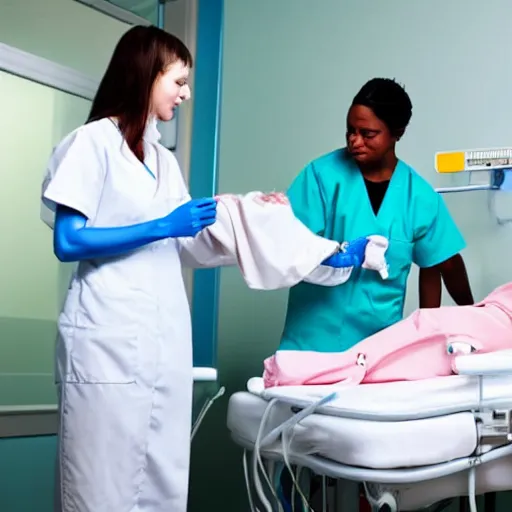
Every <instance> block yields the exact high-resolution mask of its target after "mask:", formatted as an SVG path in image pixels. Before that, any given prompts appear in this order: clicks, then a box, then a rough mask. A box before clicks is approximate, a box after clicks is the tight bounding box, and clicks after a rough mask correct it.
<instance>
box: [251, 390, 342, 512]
mask: <svg viewBox="0 0 512 512" xmlns="http://www.w3.org/2000/svg"><path fill="white" fill-rule="evenodd" d="M336 397H337V393H336V392H334V393H331V394H329V395H327V396H326V397H323V398H321V399H320V400H318V401H317V402H315V403H313V404H311V405H309V406H308V407H306V408H305V409H303V410H302V411H301V412H299V413H297V414H295V415H294V416H292V417H291V418H289V419H288V420H286V421H285V422H284V423H282V424H281V425H279V426H278V427H276V428H275V429H273V430H272V431H271V432H270V433H269V434H267V435H266V436H265V437H264V438H263V440H261V435H262V433H263V428H264V426H265V424H266V422H267V419H268V416H269V414H270V410H271V409H272V408H273V407H274V405H275V404H276V403H277V402H278V401H279V400H278V399H277V398H273V399H272V400H271V401H270V403H269V404H268V406H267V408H266V410H265V412H264V414H263V417H262V419H261V422H260V426H259V429H258V435H257V437H256V443H255V446H254V454H253V472H254V485H255V487H256V492H257V494H258V496H259V498H260V499H261V501H262V503H264V504H265V506H266V507H270V503H269V502H268V500H267V499H266V496H265V495H264V494H263V489H262V486H261V481H260V478H259V474H258V471H257V465H258V466H260V468H261V471H262V473H263V476H264V478H265V480H266V482H267V484H268V486H269V487H270V489H271V491H272V494H273V495H274V497H275V498H276V501H277V503H278V507H279V510H280V511H281V509H282V507H281V504H280V502H279V498H278V497H277V495H276V494H275V492H274V489H273V488H272V484H271V483H270V481H269V479H268V476H267V474H266V472H265V470H264V468H263V463H262V461H261V456H260V449H261V446H265V445H267V444H272V443H273V442H275V441H277V439H279V436H280V435H281V434H283V433H284V432H285V431H286V430H287V429H292V428H293V427H294V426H295V425H296V424H297V423H298V422H299V421H301V420H302V419H304V418H305V417H307V416H309V415H310V414H313V413H314V412H315V410H316V409H317V408H318V407H319V406H321V405H323V404H326V403H328V402H330V401H332V400H334V399H335V398H336ZM256 463H257V465H256ZM288 470H289V471H290V475H291V477H292V480H293V483H294V485H297V483H296V481H295V478H294V476H293V471H291V468H289V467H288ZM298 490H299V493H300V495H301V497H302V498H303V500H304V499H305V498H304V495H303V493H302V491H300V489H298ZM306 503H307V500H306ZM308 507H309V505H308ZM267 510H268V508H267ZM270 512H272V508H270Z"/></svg>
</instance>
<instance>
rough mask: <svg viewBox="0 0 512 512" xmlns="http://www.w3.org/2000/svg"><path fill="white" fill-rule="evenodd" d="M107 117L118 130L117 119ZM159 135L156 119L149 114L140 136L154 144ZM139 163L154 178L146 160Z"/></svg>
mask: <svg viewBox="0 0 512 512" xmlns="http://www.w3.org/2000/svg"><path fill="white" fill-rule="evenodd" d="M109 119H110V121H111V122H112V124H114V126H115V127H116V128H117V129H118V130H119V125H118V123H117V120H115V119H112V118H111V117H109ZM119 133H121V130H119ZM161 137H162V135H161V134H160V132H159V131H158V128H157V119H156V117H154V116H151V117H150V118H149V119H148V122H147V123H146V128H145V130H144V135H143V136H142V138H143V139H144V140H145V141H146V142H149V143H150V144H156V143H157V142H158V141H159V140H160V138H161ZM141 163H142V165H143V166H144V169H146V171H147V172H148V173H149V175H150V176H151V177H152V178H153V179H155V180H156V176H155V173H154V172H153V171H152V170H151V169H150V168H149V167H148V166H147V164H146V162H141Z"/></svg>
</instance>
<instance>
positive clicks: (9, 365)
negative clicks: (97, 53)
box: [0, 71, 90, 406]
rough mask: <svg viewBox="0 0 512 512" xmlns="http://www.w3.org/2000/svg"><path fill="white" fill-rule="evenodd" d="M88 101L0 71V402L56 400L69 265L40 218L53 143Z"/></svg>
mask: <svg viewBox="0 0 512 512" xmlns="http://www.w3.org/2000/svg"><path fill="white" fill-rule="evenodd" d="M89 108H90V101H88V100H85V99H81V98H78V97H76V96H72V95H71V94H67V93H65V92H61V91H57V90H55V89H52V88H50V87H46V86H44V85H40V84H38V83H35V82H31V81H29V80H26V79H23V78H20V77H17V76H14V75H11V74H8V73H6V72H1V71H0V112H2V115H1V116H0V134H1V137H2V144H1V147H2V151H1V152H0V169H1V171H2V186H1V187H0V233H1V234H2V243H1V251H0V406H5V405H29V404H30V405H35V404H54V403H55V402H56V400H55V386H54V378H53V354H54V345H55V334H56V319H57V316H58V313H59V310H60V307H61V303H62V300H63V298H64V293H65V290H66V288H67V285H68V281H69V277H70V274H71V271H72V266H70V265H64V264H61V263H59V262H58V261H57V259H56V258H55V256H54V255H53V251H52V231H51V230H50V229H49V228H48V227H46V226H45V225H44V224H43V222H42V221H41V220H40V211H41V210H40V194H41V181H42V177H43V173H44V171H45V168H46V164H47V162H48V158H49V156H50V154H51V151H52V149H53V147H54V146H55V144H56V143H57V142H58V141H59V140H61V139H62V138H63V137H64V136H65V135H66V134H67V133H68V132H70V131H71V130H73V129H74V128H76V127H77V126H79V125H81V124H83V122H84V121H85V119H86V117H87V114H88V111H89Z"/></svg>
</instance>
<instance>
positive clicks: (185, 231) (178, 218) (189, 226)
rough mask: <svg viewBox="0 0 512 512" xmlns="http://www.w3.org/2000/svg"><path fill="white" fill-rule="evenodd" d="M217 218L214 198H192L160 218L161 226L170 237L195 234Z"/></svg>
mask: <svg viewBox="0 0 512 512" xmlns="http://www.w3.org/2000/svg"><path fill="white" fill-rule="evenodd" d="M216 219H217V201H216V200H215V199H214V198H204V199H192V200H191V201H188V202H187V203H185V204H182V205H181V206H178V208H176V210H174V211H172V212H171V213H170V214H169V215H167V216H166V217H164V218H163V219H161V223H160V225H161V227H162V229H163V230H164V231H165V232H166V236H167V237H170V238H178V237H186V236H192V237H193V236H195V235H197V233H199V232H200V231H202V230H203V229H204V228H206V227H208V226H211V225H212V224H213V223H214V222H215V221H216Z"/></svg>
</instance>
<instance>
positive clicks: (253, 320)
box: [191, 0, 512, 512]
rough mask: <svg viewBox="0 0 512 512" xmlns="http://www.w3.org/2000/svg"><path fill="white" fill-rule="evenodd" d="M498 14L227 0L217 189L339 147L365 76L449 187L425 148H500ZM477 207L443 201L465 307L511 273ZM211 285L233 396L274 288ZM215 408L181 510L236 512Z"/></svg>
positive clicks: (262, 177)
mask: <svg viewBox="0 0 512 512" xmlns="http://www.w3.org/2000/svg"><path fill="white" fill-rule="evenodd" d="M511 18H512V3H511V2H510V1H508V0H486V1H485V2H482V1H481V0H479V1H477V0H466V1H464V2H462V1H452V2H446V0H430V1H429V2H426V1H423V2H419V1H411V0H393V1H392V2H384V1H382V0H363V1H359V2H342V1H340V0H322V1H316V2H312V1H311V0H279V1H275V0H245V1H230V0H226V2H225V38H224V76H223V93H222V95H223V100H222V116H221V133H220V143H221V152H220V175H219V176H220V191H221V192H246V191H249V190H254V189H263V190H284V189H286V187H287V186H288V185H289V184H290V182H291V181H292V179H293V178H294V176H295V175H296V173H298V172H299V170H300V169H301V168H302V167H303V166H304V165H305V164H306V163H307V162H308V161H309V160H310V159H312V158H315V157H316V156H318V155H320V154H322V153H324V152H327V151H329V150H331V149H333V148H335V147H337V146H340V145H342V144H343V142H344V131H345V128H344V123H345V115H346V111H347V108H348V106H349V104H350V101H351V100H352V98H353V96H354V95H355V93H356V92H357V91H358V89H359V88H360V87H361V86H362V85H363V83H364V82H365V81H366V80H368V79H369V78H372V77H375V76H386V77H392V78H393V77H394V78H397V79H398V80H399V81H401V82H403V83H404V84H405V85H406V87H407V90H408V91H409V93H410V95H411V97H412V101H413V103H414V114H413V119H412V123H411V126H410V129H409V130H408V132H407V134H406V136H405V137H404V139H403V141H402V142H400V145H399V154H400V156H401V157H402V158H403V159H404V160H406V161H407V162H408V163H410V164H411V165H412V166H414V167H415V168H416V169H417V170H418V171H419V172H420V173H421V174H422V175H423V176H425V177H426V178H427V179H428V180H430V181H431V183H433V184H434V185H435V186H445V185H452V184H456V183H458V182H460V177H459V179H458V180H452V178H450V177H448V178H441V177H440V176H437V175H436V174H435V173H434V171H433V158H434V152H435V151H438V150H450V149H465V148H473V147H476V148H478V147H488V146H491V147H492V146H499V145H507V144H508V145H510V140H511V137H512V129H511V127H510V123H509V121H508V118H509V115H508V109H509V102H508V98H509V96H510V91H509V89H510V83H511V82H512V81H511V78H512V57H511V54H510V42H509V39H508V33H509V31H510V29H509V21H510V19H511ZM486 201H487V194H486V193H473V194H462V195H459V196H450V197H448V198H447V203H448V205H449V208H450V210H451V212H452V214H453V215H454V217H455V219H456V221H457V223H458V224H459V226H460V228H461V229H462V231H463V233H464V235H465V237H466V239H467V242H468V245H469V248H468V250H467V251H465V253H464V257H465V258H466V262H467V264H468V267H469V274H470V278H471V281H472V284H473V288H474V292H475V296H476V298H481V297H483V296H484V295H485V294H486V293H487V292H488V291H489V290H491V289H492V288H494V287H495V286H497V285H498V284H500V283H503V282H505V281H507V280H509V279H511V277H512V268H511V267H510V266H509V265H508V260H507V258H505V260H506V261H505V262H502V256H501V255H503V254H506V253H508V252H509V250H507V247H508V248H510V246H511V243H512V236H511V234H510V233H511V231H510V229H512V228H498V227H497V226H496V224H495V223H494V222H493V220H492V218H491V217H490V215H489V214H488V211H487V205H486ZM511 204H512V203H511ZM502 208H503V210H502V211H503V214H504V215H507V214H508V215H510V216H512V206H508V212H507V211H506V210H505V206H503V205H502ZM221 276H222V277H221V294H220V318H219V370H220V376H221V380H222V383H223V384H224V385H226V386H227V389H228V391H229V393H233V392H235V391H237V390H239V389H242V388H243V387H244V385H245V383H246V381H247V379H248V378H249V377H251V376H254V375H258V374H261V371H262V366H261V362H262V360H263V358H264V357H265V356H267V355H269V354H271V353H272V352H273V351H274V350H275V348H276V346H277V343H278V339H279V336H280V333H281V327H282V321H283V316H284V313H285V300H286V293H285V292H277V293H258V292H254V291H249V290H248V289H247V287H246V286H245V285H244V284H243V283H242V280H241V278H240V277H239V276H238V273H237V272H236V271H234V270H223V271H222V274H221ZM415 280H416V273H413V275H412V277H411V286H410V293H409V300H408V306H407V308H408V311H410V310H411V309H413V308H414V307H415V306H416V304H417V302H416V294H417V291H416V284H415ZM446 303H449V301H446ZM226 405H227V400H224V401H223V402H222V405H218V406H217V407H216V408H215V409H214V411H213V412H212V415H211V416H210V418H209V419H208V420H207V423H206V425H205V428H204V430H203V432H202V434H201V435H200V438H199V439H198V444H197V446H196V447H195V452H194V470H193V479H192V501H191V507H192V508H191V510H194V511H195V510H197V511H199V510H201V509H204V508H202V507H201V505H203V506H205V505H206V504H207V505H208V508H209V509H211V510H214V509H217V508H218V509H219V510H221V509H223V510H228V509H229V510H236V511H237V512H242V511H244V510H248V506H247V500H246V498H245V494H244V491H243V485H242V465H241V451H240V450H238V449H237V448H235V447H233V444H232V443H231V441H230V440H229V435H228V433H227V431H226V427H225V419H226ZM221 466H222V467H223V470H222V471H219V469H220V467H221ZM228 496H229V498H228ZM227 503H229V508H226V507H227V505H226V504H227ZM500 510H510V504H509V505H508V506H505V508H502V509H500Z"/></svg>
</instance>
